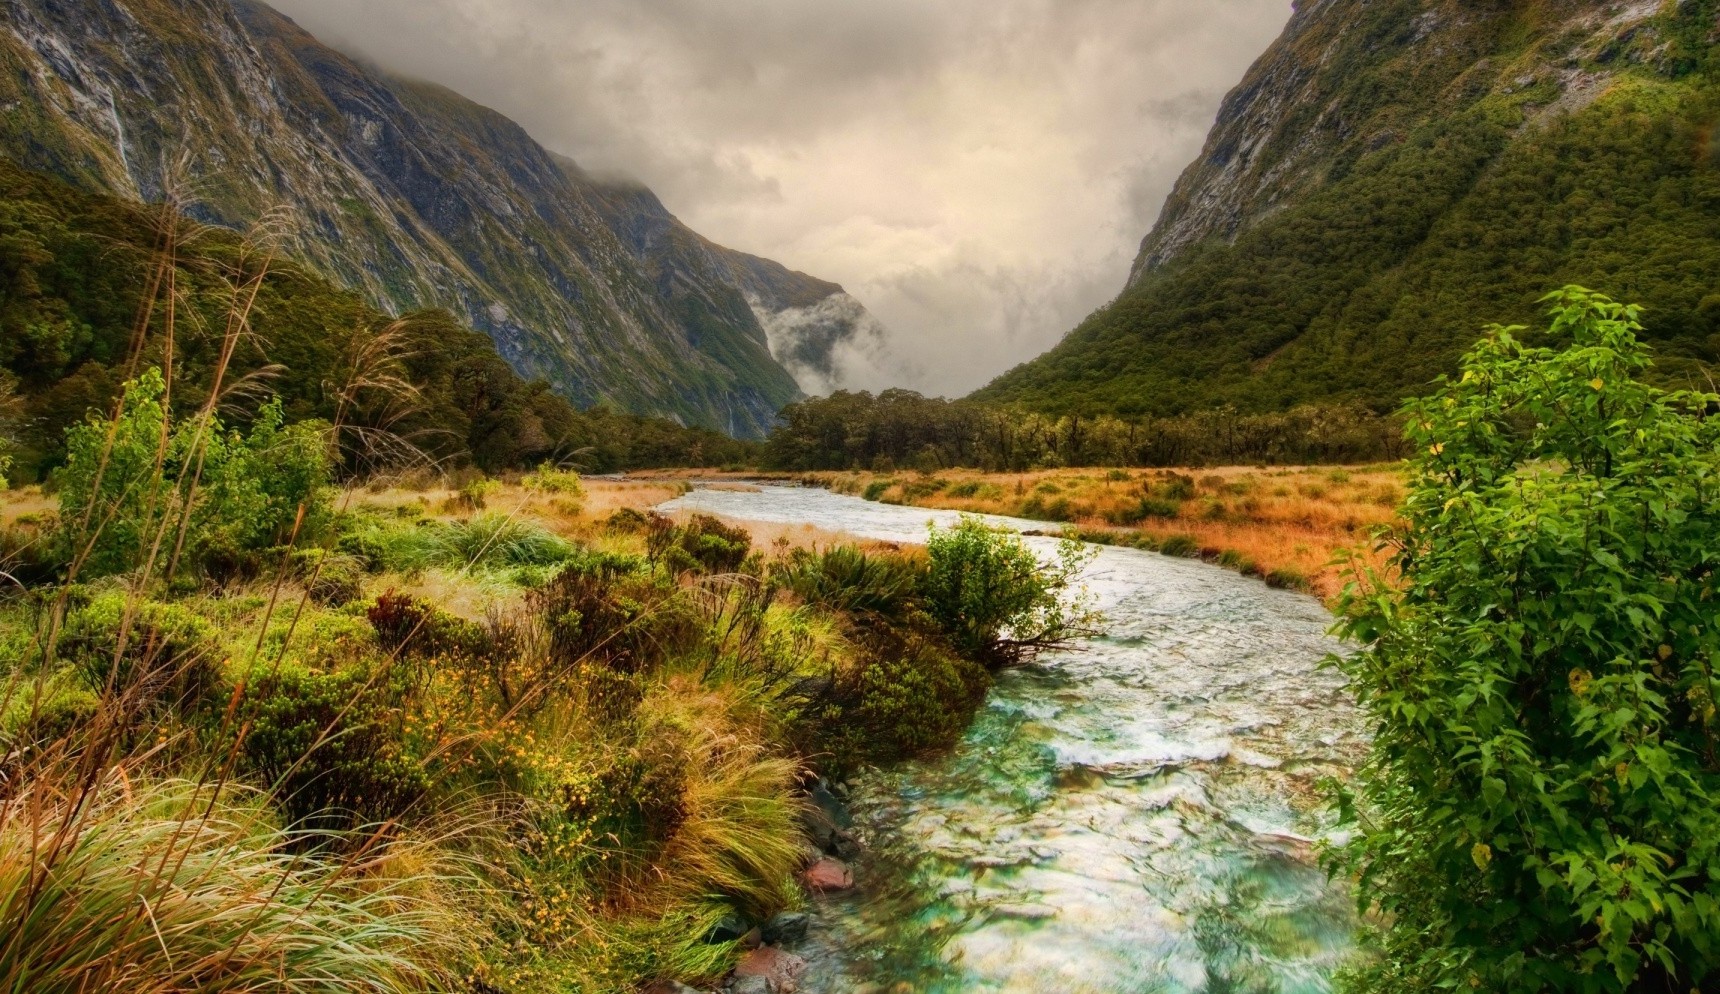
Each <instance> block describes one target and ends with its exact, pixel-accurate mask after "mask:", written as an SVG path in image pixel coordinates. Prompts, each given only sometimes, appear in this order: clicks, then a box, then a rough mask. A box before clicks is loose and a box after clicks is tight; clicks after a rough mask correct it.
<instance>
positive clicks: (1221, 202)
mask: <svg viewBox="0 0 1720 994" xmlns="http://www.w3.org/2000/svg"><path fill="white" fill-rule="evenodd" d="M1715 8H1716V5H1715V4H1714V3H1713V2H1712V0H1681V2H1667V3H1661V2H1657V0H1650V2H1634V3H1617V2H1610V3H1609V2H1596V0H1483V2H1473V0H1469V2H1456V0H1304V2H1302V3H1300V4H1299V5H1298V7H1297V10H1296V13H1295V15H1294V16H1293V17H1292V19H1291V22H1290V24H1289V26H1288V28H1287V29H1286V31H1285V33H1284V35H1283V37H1282V38H1280V40H1279V41H1278V42H1277V43H1275V44H1274V45H1273V46H1272V48H1271V49H1270V50H1269V51H1268V52H1267V53H1266V54H1265V55H1264V56H1263V57H1262V58H1261V59H1260V60H1259V61H1258V62H1257V63H1256V64H1255V66H1254V67H1253V68H1252V69H1251V70H1250V72H1249V74H1248V76H1247V77H1246V79H1245V80H1244V82H1243V83H1242V84H1241V85H1240V86H1239V87H1238V88H1237V89H1236V90H1234V91H1233V92H1232V93H1231V94H1230V96H1229V97H1228V98H1227V99H1226V101H1225V103H1224V106H1223V110H1222V112H1221V114H1220V117H1219V120H1218V123H1217V125H1216V126H1215V128H1214V130H1213V132H1212V134H1211V136H1210V137H1209V139H1208V142H1207V145H1206V149H1205V151H1204V152H1203V153H1202V155H1201V157H1200V158H1199V159H1198V160H1197V161H1196V162H1195V163H1194V164H1192V165H1191V166H1190V167H1189V169H1188V170H1187V172H1185V173H1184V175H1183V177H1182V179H1181V180H1180V182H1179V183H1178V184H1177V186H1176V189H1175V191H1174V192H1173V194H1172V195H1171V197H1170V199H1169V201H1168V202H1167V203H1166V205H1165V208H1164V211H1163V213H1162V215H1161V217H1160V220H1159V222H1158V224H1157V225H1156V226H1155V228H1154V230H1153V231H1152V233H1151V234H1149V235H1148V236H1147V238H1146V240H1145V241H1144V242H1143V244H1142V248H1141V254H1140V257H1139V259H1138V260H1137V262H1136V265H1135V269H1134V272H1133V274H1132V275H1131V278H1130V281H1129V285H1128V287H1127V288H1126V289H1125V290H1124V292H1123V294H1122V295H1121V296H1120V297H1119V298H1118V299H1117V301H1115V302H1114V303H1113V304H1111V305H1110V306H1109V307H1107V308H1105V309H1103V310H1101V311H1099V312H1098V313H1096V314H1095V315H1093V316H1092V317H1091V318H1089V319H1088V320H1087V321H1086V322H1085V323H1083V324H1082V325H1081V326H1080V327H1079V328H1077V329H1076V330H1075V331H1074V332H1072V333H1071V334H1070V336H1069V337H1068V338H1067V339H1066V340H1065V341H1064V342H1063V343H1062V344H1060V345H1059V346H1058V347H1057V348H1056V349H1054V350H1052V351H1051V352H1050V353H1048V354H1047V355H1046V356H1044V357H1042V358H1040V359H1038V360H1035V361H1034V362H1032V363H1029V364H1026V365H1024V366H1022V367H1018V368H1017V369H1015V370H1013V371H1011V372H1010V373H1007V374H1005V375H1004V376H1003V377H1000V378H999V379H998V380H997V381H995V382H994V383H993V384H991V385H990V386H988V387H987V388H985V389H984V390H982V391H981V392H980V393H979V394H978V395H977V396H979V397H980V398H982V399H987V400H993V401H1004V402H1019V403H1025V404H1028V405H1030V406H1033V407H1035V408H1039V409H1043V410H1048V411H1058V412H1067V411H1079V410H1108V411H1114V412H1118V413H1123V414H1134V413H1173V412H1177V411H1181V410H1187V409H1190V408H1197V407H1204V406H1211V405H1215V404H1224V403H1230V404H1235V405H1237V406H1239V407H1242V408H1244V409H1272V408H1281V407H1285V406H1289V405H1293V404H1296V403H1302V402H1309V401H1333V400H1347V399H1361V400H1364V401H1367V402H1369V403H1372V404H1375V405H1376V406H1379V407H1382V408H1385V407H1390V406H1392V405H1393V404H1395V402H1396V401H1397V399H1398V398H1400V397H1402V396H1403V395H1404V394H1405V393H1407V392H1411V391H1414V390H1418V389H1420V388H1421V387H1422V386H1424V385H1425V384H1426V383H1427V382H1428V381H1429V380H1430V379H1431V378H1433V377H1434V376H1437V375H1438V374H1439V373H1441V372H1444V371H1446V370H1448V369H1450V368H1451V364H1452V362H1453V360H1454V359H1455V357H1456V355H1457V354H1458V353H1459V352H1460V351H1461V350H1462V349H1463V348H1464V347H1465V346H1467V345H1468V344H1469V343H1470V342H1472V341H1473V340H1474V339H1475V338H1476V337H1477V336H1478V335H1479V333H1480V329H1481V327H1482V325H1483V324H1485V323H1487V322H1489V321H1492V320H1496V319H1497V320H1508V321H1519V320H1527V319H1529V318H1530V317H1532V316H1533V315H1534V314H1535V312H1536V310H1537V306H1536V303H1535V301H1536V300H1537V298H1539V297H1540V296H1541V295H1542V294H1544V293H1545V292H1547V291H1548V290H1550V289H1552V288H1554V287H1557V286H1559V285H1562V284H1564V283H1568V282H1577V283H1584V284H1587V285H1590V286H1593V287H1594V288H1596V289H1599V290H1602V291H1604V292H1608V293H1611V294H1613V295H1615V296H1617V297H1620V298H1623V299H1630V300H1634V301H1640V302H1642V303H1644V304H1645V305H1647V307H1648V312H1647V315H1646V317H1645V321H1646V323H1647V324H1648V326H1649V332H1650V335H1651V337H1652V338H1653V339H1655V340H1656V344H1657V346H1658V349H1659V352H1660V354H1661V366H1662V370H1663V372H1664V373H1665V374H1666V375H1669V376H1672V377H1675V378H1679V377H1683V378H1688V377H1695V376H1701V375H1702V370H1701V366H1702V364H1705V363H1711V362H1714V361H1715V360H1717V359H1720V295H1717V294H1720V279H1717V275H1716V274H1720V216H1717V215H1716V212H1715V207H1716V206H1717V205H1720V170H1717V169H1716V161H1715V155H1714V149H1713V146H1712V144H1711V140H1710V136H1711V133H1712V130H1713V127H1714V125H1715V123H1716V120H1717V119H1720V85H1717V83H1716V80H1715V75H1714V71H1713V69H1712V67H1711V66H1712V61H1713V60H1712V58H1711V54H1712V50H1713V47H1714V45H1715V42H1716V40H1717V35H1716V16H1715Z"/></svg>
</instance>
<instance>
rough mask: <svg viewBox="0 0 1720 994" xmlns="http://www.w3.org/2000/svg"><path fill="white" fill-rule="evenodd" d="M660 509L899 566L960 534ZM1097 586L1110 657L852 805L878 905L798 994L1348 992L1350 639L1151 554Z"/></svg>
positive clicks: (1002, 688)
mask: <svg viewBox="0 0 1720 994" xmlns="http://www.w3.org/2000/svg"><path fill="white" fill-rule="evenodd" d="M665 510H671V511H676V510H685V511H694V510H697V511H706V512H710V513H714V514H720V515H722V516H725V517H729V518H733V519H744V520H751V521H758V522H772V523H785V524H810V525H814V526H816V527H819V528H822V529H827V530H831V531H843V532H847V533H849V534H851V535H855V536H859V537H864V538H873V539H881V540H886V541H894V542H919V541H923V540H924V538H925V535H926V528H927V524H928V522H929V521H933V520H935V521H937V522H939V523H941V524H950V523H953V522H954V521H955V520H956V518H957V516H956V515H955V514H953V513H950V512H941V511H928V510H924V509H918V508H907V507H896V506H890V505H885V504H877V503H869V502H866V501H863V500H860V499H858V498H854V497H845V496H841V495H838V494H832V493H828V492H826V491H822V490H815V489H802V488H789V487H766V488H763V490H762V492H760V493H742V492H735V491H720V490H696V491H694V492H692V493H690V494H687V495H685V496H683V497H681V498H679V499H678V500H676V501H673V502H672V503H670V504H669V505H666V506H665ZM992 520H994V521H996V522H998V523H1002V524H1008V525H1011V526H1014V527H1016V528H1018V529H1026V528H1032V527H1043V526H1036V525H1035V523H1033V522H1023V521H1013V520H1010V519H992ZM1028 541H1029V542H1030V543H1032V544H1034V545H1035V547H1036V548H1038V549H1040V550H1041V551H1046V552H1048V551H1049V549H1050V548H1051V547H1052V546H1053V545H1054V543H1053V542H1052V540H1049V539H1028ZM1085 582H1086V584H1087V587H1088V589H1089V591H1090V592H1091V594H1092V596H1093V597H1094V598H1095V600H1096V602H1097V606H1098V607H1099V608H1100V609H1101V610H1102V611H1103V612H1104V615H1105V626H1104V627H1105V629H1106V632H1107V634H1106V636H1105V637H1104V638H1099V639H1095V640H1092V641H1091V642H1088V643H1084V644H1083V645H1082V646H1081V648H1080V651H1077V652H1071V653H1059V654H1055V655H1049V656H1046V657H1044V658H1042V659H1041V660H1040V661H1039V662H1038V663H1036V664H1034V665H1032V666H1029V667H1025V668H1022V669H1019V670H1015V671H1011V672H1008V673H1005V674H1003V675H1002V676H1000V677H999V679H998V681H997V684H996V686H995V688H994V689H993V690H992V692H991V694H990V696H989V698H988V700H987V704H986V706H985V707H984V708H983V709H982V711H981V712H980V714H979V716H978V718H977V720H976V721H975V723H974V726H973V728H972V729H971V730H970V732H969V733H968V735H967V736H966V738H965V739H964V740H963V741H962V742H961V744H960V745H959V746H957V747H956V748H955V749H954V750H952V751H951V752H950V753H948V754H947V755H942V756H938V757H935V758H932V759H929V760H925V761H921V762H915V763H910V764H906V765H905V766H902V767H900V768H897V769H894V770H891V771H888V772H877V773H870V774H866V775H863V776H861V777H859V778H857V779H856V781H855V782H853V783H852V784H851V785H850V795H851V796H850V801H851V805H852V807H853V809H854V814H855V818H856V834H858V835H859V836H860V838H861V839H862V841H863V842H864V843H865V844H866V845H867V848H868V855H867V857H866V858H865V860H864V861H863V863H862V865H861V866H860V867H859V874H858V876H859V879H860V882H861V890H860V891H859V892H857V893H855V894H852V895H849V896H846V897H843V898H840V899H836V900H831V901H825V902H822V903H820V904H819V905H818V907H817V908H816V909H815V920H816V922H817V926H816V928H815V929H814V934H813V936H812V938H811V939H810V940H809V941H808V943H807V944H806V946H805V948H802V949H800V950H799V952H800V953H801V955H803V956H805V957H807V958H808V960H809V961H810V962H811V971H810V973H809V975H808V977H807V979H806V980H805V981H804V982H803V983H802V986H801V990H802V991H807V992H817V994H824V992H828V994H842V992H856V994H863V992H876V994H896V992H903V994H906V992H915V994H945V992H958V991H961V992H966V991H988V992H989V991H995V992H1010V994H1015V992H1022V994H1026V992H1058V994H1087V992H1092V994H1101V992H1102V994H1124V992H1128V994H1137V992H1141V994H1144V992H1165V994H1179V992H1191V994H1192V992H1209V994H1219V992H1226V994H1229V992H1236V994H1244V992H1246V994H1304V992H1324V991H1327V990H1329V989H1330V976H1331V973H1332V970H1333V969H1334V968H1335V967H1336V966H1337V965H1338V964H1339V963H1340V962H1341V961H1342V960H1343V958H1344V957H1345V955H1346V954H1347V953H1348V951H1349V950H1350V947H1351V936H1352V933H1353V929H1354V917H1353V914H1352V912H1351V904H1350V898H1349V896H1348V894H1347V893H1346V891H1345V889H1344V887H1343V886H1342V885H1341V884H1333V883H1330V882H1328V880H1327V878H1326V875H1325V874H1324V873H1323V872H1322V871H1321V870H1320V869H1319V867H1318V865H1317V858H1318V850H1317V843H1318V842H1319V841H1320V840H1321V839H1322V838H1324V837H1325V833H1327V832H1328V831H1329V828H1330V821H1331V819H1330V815H1329V812H1328V810H1327V807H1326V805H1325V804H1324V801H1323V798H1324V797H1325V794H1324V792H1323V790H1322V788H1321V781H1322V780H1324V779H1325V778H1328V777H1333V776H1343V775H1345V774H1347V773H1348V771H1349V770H1351V769H1352V768H1353V767H1354V765H1355V764H1356V763H1357V762H1358V761H1359V760H1360V758H1361V756H1362V753H1363V752H1364V751H1365V749H1366V738H1365V734H1364V732H1363V730H1362V727H1361V724H1360V722H1359V720H1358V716H1357V714H1356V711H1355V708H1354V704H1353V702H1352V701H1351V700H1350V698H1349V697H1348V695H1347V694H1346V693H1345V692H1344V690H1343V686H1342V683H1341V680H1340V678H1339V677H1338V676H1337V675H1336V674H1334V673H1332V672H1331V671H1329V670H1325V669H1322V668H1321V666H1320V662H1321V660H1322V659H1323V658H1324V657H1325V656H1326V655H1327V654H1328V653H1330V652H1332V651H1333V650H1334V649H1336V648H1337V645H1336V643H1334V642H1333V641H1332V640H1331V639H1330V638H1328V637H1327V635H1326V634H1325V632H1326V628H1327V626H1328V625H1329V624H1330V622H1331V618H1330V616H1329V615H1328V614H1327V613H1326V611H1325V610H1324V609H1323V608H1322V607H1321V606H1320V604H1319V603H1318V602H1316V601H1315V600H1314V599H1312V598H1309V597H1305V596H1301V595H1298V594H1292V593H1287V592H1284V591H1275V590H1271V589H1269V588H1267V587H1266V586H1265V585H1264V584H1262V583H1260V582H1259V581H1256V580H1251V579H1247V578H1245V577H1242V576H1238V575H1236V574H1233V573H1230V572H1227V571H1225V570H1221V569H1219V568H1217V567H1213V566H1209V565H1206V564H1204V563H1200V562H1194V561H1190V560H1183V559H1173V558H1167V557H1164V556H1159V555H1156V554H1153V553H1147V552H1140V551H1136V550H1130V549H1113V548H1103V549H1100V550H1099V553H1098V556H1097V558H1096V559H1095V560H1094V562H1093V565H1092V567H1091V568H1090V569H1089V571H1088V574H1087V576H1086V578H1085Z"/></svg>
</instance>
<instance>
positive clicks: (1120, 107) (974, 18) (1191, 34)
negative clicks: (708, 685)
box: [272, 0, 1290, 395]
mask: <svg viewBox="0 0 1720 994" xmlns="http://www.w3.org/2000/svg"><path fill="white" fill-rule="evenodd" d="M272 2H273V3H274V5H275V6H276V7H278V8H279V9H281V10H282V11H283V12H285V13H287V14H288V15H290V16H292V17H294V18H295V19H297V20H298V21H299V22H300V24H302V25H303V26H304V27H306V28H307V29H309V30H310V31H312V32H313V33H314V34H316V35H318V36H319V37H321V38H322V39H323V40H324V41H326V42H329V43H331V44H334V45H336V46H338V47H341V48H344V49H347V50H349V51H353V52H355V53H357V54H360V55H364V56H367V57H369V58H370V59H373V60H375V61H377V62H379V63H381V64H383V65H384V66H387V67H389V68H391V69H394V70H396V71H399V72H403V73H407V74H411V75H414V76H418V77H422V78H426V79H430V80H433V81H435V82H438V83H442V84H444V85H447V86H450V87H452V88H454V89H456V90H459V91H460V92H462V93H464V94H465V95H467V96H468V97H471V98H473V99H475V100H477V101H479V102H480V103H484V104H487V105H489V106H491V107H494V108H495V109H497V110H499V111H502V112H503V113H505V114H507V115H508V116H510V117H512V118H514V119H515V120H517V121H519V122H520V123H521V124H523V125H524V126H525V127H526V129H527V130H529V131H530V132H531V133H532V134H533V135H534V136H535V137H536V138H537V139H538V140H539V141H540V142H542V143H543V144H544V145H546V146H548V147H550V148H551V149H554V150H555V151H558V152H562V153H565V154H567V155H570V156H572V157H574V158H575V159H577V160H578V161H579V162H580V163H581V164H582V165H584V166H585V167H586V168H588V169H592V170H596V171H603V172H613V173H621V174H626V175H629V176H632V177H634V178H637V179H640V180H642V181H644V182H645V183H647V184H649V185H650V186H651V187H652V188H653V189H655V190H656V191H657V193H658V194H659V195H660V196H661V197H662V198H663V200H664V202H665V203H666V204H667V205H668V206H669V208H670V209H671V210H672V211H674V212H675V213H676V214H677V215H679V216H680V217H681V219H682V220H683V221H686V222H687V223H688V224H689V225H691V226H692V227H693V228H694V229H696V230H698V231H699V232H701V233H702V234H705V235H706V236H708V237H710V238H713V239H715V240H716V241H718V242H721V243H723V244H726V245H729V246H732V247H734V248H738V249H743V250H745V251H748V252H753V253H756V254H759V255H764V256H768V257H770V258H773V259H776V260H778V261H779V262H782V263H784V264H786V265H788V266H790V267H792V268H795V269H800V270H803V271H805V272H808V273H811V274H813V275H815V276H819V277H822V278H825V279H830V280H835V281H837V282H839V283H842V284H843V285H844V286H845V287H847V288H848V290H849V291H850V292H852V293H853V294H854V295H856V296H857V297H859V298H860V299H861V300H862V301H863V302H864V303H865V304H866V305H867V307H868V308H869V309H870V310H871V311H872V312H873V314H875V315H876V316H877V317H878V318H879V319H880V320H882V321H883V322H884V324H885V325H886V327H888V329H889V330H890V334H891V341H890V345H891V349H892V351H893V353H894V354H895V355H896V356H897V358H898V361H899V364H898V365H897V366H896V367H895V368H894V369H891V370H885V371H871V372H869V373H867V374H864V375H863V378H864V379H866V380H869V381H870V382H861V383H858V384H856V385H858V386H862V387H868V388H878V387H881V386H890V385H905V386H912V387H915V388H918V389H922V390H925V391H927V392H931V393H939V394H951V395H953V394H960V393H964V392H967V391H969V390H972V389H974V388H975V387H978V386H981V385H983V384H984V383H985V382H986V381H987V380H989V379H990V378H991V377H993V376H995V375H997V374H998V373H1000V372H1003V371H1004V370H1005V369H1008V368H1009V367H1011V366H1013V365H1015V364H1016V363H1018V362H1022V361H1024V360H1026V359H1030V358H1032V357H1033V356H1035V355H1037V354H1039V353H1040V352H1042V351H1044V350H1045V349H1046V348H1048V347H1050V346H1051V345H1053V344H1055V343H1056V341H1057V340H1058V339H1059V338H1061V337H1062V336H1063V335H1064V334H1065V333H1066V332H1068V331H1069V330H1070V329H1071V328H1073V327H1074V326H1075V324H1077V323H1078V322H1079V321H1080V320H1081V319H1082V318H1083V317H1085V316H1086V315H1087V314H1088V313H1090V312H1091V311H1092V310H1093V309H1094V308H1096V307H1099V306H1100V305H1102V304H1104V303H1105V302H1106V301H1107V300H1109V299H1110V298H1111V297H1113V296H1115V294H1116V293H1117V291H1118V290H1120V289H1121V288H1122V285H1123V281H1124V279H1125V278H1126V276H1127V274H1128V267H1129V263H1130V261H1131V260H1132V259H1133V257H1134V253H1135V250H1136V248H1137V246H1138V245H1139V243H1140V239H1141V237H1142V236H1143V235H1145V234H1146V232H1147V229H1148V228H1150V227H1151V225H1152V221H1153V219H1154V217H1155V216H1156V215H1157V214H1158V210H1159V207H1160V205H1161V204H1162V203H1163V201H1164V198H1165V196H1166V194H1168V193H1169V192H1170V188H1171V185H1172V184H1173V183H1174V182H1175V180H1176V177H1177V175H1178V173H1180V172H1181V171H1182V168H1183V166H1184V165H1186V164H1187V163H1188V162H1189V161H1190V160H1191V159H1192V158H1193V157H1194V156H1195V154H1197V153H1198V152H1199V150H1200V146H1201V142H1202V140H1203V138H1204V137H1205V133H1206V131H1207V128H1208V127H1209V126H1210V125H1211V123H1212V120H1213V117H1214V115H1215V114H1216V113H1217V110H1218V105H1219V101H1220V100H1221V99H1222V98H1223V96H1224V93H1225V92H1226V91H1227V90H1228V89H1229V88H1230V87H1231V86H1233V85H1234V84H1235V83H1236V82H1237V81H1238V80H1240V79H1241V77H1242V74H1243V72H1244V70H1245V69H1246V68H1247V66H1248V64H1249V63H1250V62H1252V61H1253V60H1254V58H1255V56H1257V55H1258V54H1259V53H1260V52H1261V51H1263V50H1264V49H1265V47H1266V46H1267V45H1268V44H1269V43H1270V42H1271V40H1272V39H1273V38H1274V37H1276V36H1277V34H1278V32H1279V30H1280V29H1281V28H1282V27H1283V25H1284V22H1285V21H1286V20H1287V19H1288V18H1289V15H1290V0H272ZM886 380H888V381H891V382H885V381H886Z"/></svg>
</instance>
